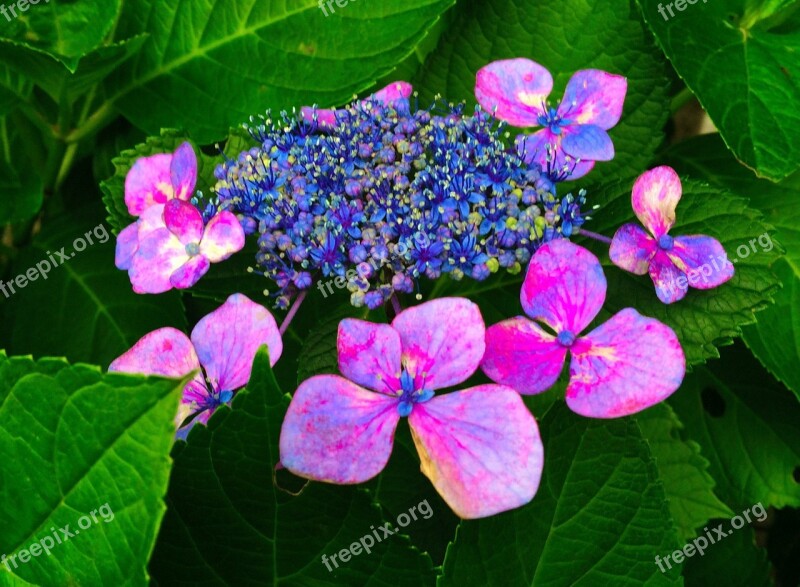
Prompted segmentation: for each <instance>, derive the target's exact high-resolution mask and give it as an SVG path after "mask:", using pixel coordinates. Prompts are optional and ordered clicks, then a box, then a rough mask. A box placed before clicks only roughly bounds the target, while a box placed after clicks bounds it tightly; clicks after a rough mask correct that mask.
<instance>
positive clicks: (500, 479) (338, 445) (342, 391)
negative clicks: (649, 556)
mask: <svg viewBox="0 0 800 587" xmlns="http://www.w3.org/2000/svg"><path fill="white" fill-rule="evenodd" d="M484 337H485V325H484V322H483V318H482V317H481V314H480V310H479V309H478V307H477V306H476V305H475V304H473V303H472V302H470V301H468V300H465V299H461V298H442V299H438V300H433V301H430V302H427V303H425V304H422V305H419V306H416V307H412V308H409V309H407V310H405V311H403V312H401V313H400V314H398V315H397V317H396V318H395V319H394V321H393V322H392V323H391V325H388V324H373V323H370V322H365V321H363V320H356V319H346V320H343V321H342V322H341V323H340V325H339V337H338V351H339V370H340V371H341V373H342V375H344V377H341V376H338V375H318V376H315V377H312V378H310V379H308V380H306V381H305V382H303V383H302V384H301V385H300V387H299V388H298V389H297V391H296V392H295V394H294V397H293V398H292V402H291V404H290V406H289V410H288V412H287V414H286V418H285V420H284V422H283V428H282V430H281V438H280V454H281V463H282V464H283V466H285V467H286V468H287V469H289V470H290V471H292V472H293V473H295V474H297V475H300V476H302V477H306V478H308V479H313V480H317V481H325V482H329V483H338V484H353V483H362V482H364V481H367V480H368V479H371V478H372V477H374V476H376V475H378V474H379V473H380V472H381V471H382V470H383V468H384V467H385V466H386V463H387V462H388V460H389V456H390V454H391V452H392V444H393V440H394V433H395V429H396V428H397V425H398V423H399V421H400V419H401V418H404V417H407V418H408V422H409V425H410V427H411V432H412V436H413V439H414V444H415V445H416V447H417V451H418V452H419V456H420V459H421V461H422V465H421V468H422V472H423V473H424V474H425V475H426V476H427V477H428V478H429V479H430V480H431V482H432V483H433V485H434V487H435V488H436V490H437V491H438V492H439V493H440V494H441V496H442V497H443V498H444V500H445V501H446V502H447V504H448V505H449V506H450V507H451V508H452V509H453V511H455V512H456V514H458V515H459V516H461V517H462V518H481V517H485V516H490V515H493V514H496V513H498V512H502V511H506V510H509V509H513V508H516V507H519V506H521V505H524V504H526V503H528V502H529V501H530V500H531V499H533V496H534V494H535V493H536V490H537V488H538V485H539V479H540V477H541V473H542V465H543V448H542V443H541V440H540V438H539V431H538V427H537V425H536V421H535V420H534V418H533V416H532V415H531V413H530V412H529V411H528V409H527V408H526V407H525V405H524V404H523V402H522V399H521V398H520V396H519V395H518V394H517V393H516V392H515V391H514V390H513V389H511V388H510V387H505V386H502V385H491V384H490V385H479V386H477V387H472V388H469V389H466V390H463V391H455V392H452V393H447V394H442V395H436V394H437V392H438V391H440V390H442V389H445V388H449V387H451V386H455V385H459V384H461V383H463V382H464V381H466V380H467V379H468V378H469V377H470V376H471V375H472V374H473V373H474V372H475V371H476V370H477V368H478V365H479V363H480V361H481V358H482V357H483V354H484V351H485V342H484Z"/></svg>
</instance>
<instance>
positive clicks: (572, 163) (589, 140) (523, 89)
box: [475, 58, 628, 181]
mask: <svg viewBox="0 0 800 587" xmlns="http://www.w3.org/2000/svg"><path fill="white" fill-rule="evenodd" d="M552 90H553V76H552V75H550V72H549V71H547V69H545V68H544V67H542V66H541V65H539V64H538V63H536V62H534V61H531V60H530V59H523V58H519V59H506V60H502V61H495V62H493V63H490V64H489V65H487V66H485V67H483V68H482V69H481V70H480V71H478V75H477V78H476V84H475V96H476V98H477V100H478V103H479V104H480V105H481V106H483V108H484V109H485V110H487V111H488V112H491V113H492V114H493V115H494V116H496V117H497V118H499V119H500V120H504V121H505V122H507V123H509V124H511V125H512V126H517V127H521V128H525V127H537V126H540V127H542V128H541V130H539V131H537V132H536V133H534V134H532V135H520V136H519V137H518V138H517V144H518V148H519V149H520V150H521V151H522V152H523V153H524V157H525V161H526V162H527V163H532V162H536V163H538V164H539V165H540V166H541V167H542V169H544V170H546V171H547V173H548V175H549V176H550V177H551V179H553V180H554V181H563V180H565V179H570V180H573V179H578V178H580V177H583V176H584V175H586V174H587V173H589V171H591V170H592V168H593V167H594V164H595V161H610V160H611V159H613V158H614V143H613V142H612V141H611V137H609V136H608V132H606V131H608V130H609V129H611V128H613V127H614V126H616V124H617V123H618V122H619V119H620V117H621V116H622V106H623V103H624V102H625V94H626V93H627V90H628V83H627V80H626V79H625V78H624V77H622V76H619V75H614V74H611V73H607V72H605V71H600V70H597V69H583V70H580V71H577V72H575V75H573V76H572V79H570V81H569V83H568V84H567V88H566V91H565V92H564V97H563V98H562V100H561V103H560V104H559V105H558V107H556V108H553V107H551V106H550V105H549V104H548V102H547V98H548V96H549V95H550V92H551V91H552Z"/></svg>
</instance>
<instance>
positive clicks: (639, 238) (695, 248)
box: [609, 166, 734, 304]
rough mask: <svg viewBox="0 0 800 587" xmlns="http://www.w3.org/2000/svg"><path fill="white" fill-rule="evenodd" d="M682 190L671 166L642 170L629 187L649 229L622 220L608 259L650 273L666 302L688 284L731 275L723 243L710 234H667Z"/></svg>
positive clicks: (704, 284)
mask: <svg viewBox="0 0 800 587" xmlns="http://www.w3.org/2000/svg"><path fill="white" fill-rule="evenodd" d="M681 194H682V186H681V180H680V178H679V177H678V174H677V173H675V170H674V169H672V168H671V167H666V166H662V167H656V168H655V169H651V170H650V171H647V172H645V173H643V174H642V175H641V176H639V178H638V179H637V180H636V183H635V184H634V186H633V196H632V203H633V211H634V213H635V214H636V217H637V218H638V219H639V221H640V222H641V223H642V224H643V225H644V227H645V228H646V229H647V230H644V229H642V228H641V227H640V226H638V225H636V224H625V225H623V226H621V227H620V228H619V230H617V232H616V234H615V235H614V238H613V239H612V241H611V249H610V251H609V256H610V257H611V261H612V262H613V263H614V264H615V265H617V266H618V267H621V268H622V269H624V270H626V271H630V272H631V273H635V274H636V275H644V274H646V273H649V274H650V278H651V279H652V280H653V283H654V284H655V286H656V295H657V296H658V299H660V300H661V301H662V302H664V303H665V304H671V303H673V302H677V301H679V300H681V299H683V298H684V296H686V292H687V290H688V287H689V286H691V287H695V288H697V289H712V288H715V287H718V286H720V285H722V284H723V283H725V282H726V281H728V280H729V279H731V278H732V277H733V273H734V269H733V265H732V264H731V262H730V261H728V256H727V253H726V252H725V249H724V248H723V247H722V244H720V242H719V241H718V240H717V239H715V238H712V237H710V236H706V235H702V234H695V235H691V236H676V237H673V236H671V235H670V234H669V231H670V229H671V228H672V227H673V225H674V224H675V210H676V208H677V207H678V202H680V199H681Z"/></svg>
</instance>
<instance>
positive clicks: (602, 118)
mask: <svg viewBox="0 0 800 587" xmlns="http://www.w3.org/2000/svg"><path fill="white" fill-rule="evenodd" d="M627 91H628V81H627V80H626V79H625V78H624V77H622V76H621V75H614V74H611V73H607V72H605V71H600V70H599V69H582V70H580V71H577V72H575V74H574V75H573V76H572V78H571V79H570V80H569V83H568V84H567V89H566V90H565V92H564V98H563V100H562V101H561V105H560V106H559V108H558V115H559V116H560V117H561V118H563V119H565V120H569V121H570V123H572V124H593V125H596V126H598V127H600V128H601V129H603V130H608V129H610V128H611V127H613V126H615V125H616V124H617V123H618V122H619V119H620V117H621V116H622V105H623V104H624V103H625V94H626V93H627Z"/></svg>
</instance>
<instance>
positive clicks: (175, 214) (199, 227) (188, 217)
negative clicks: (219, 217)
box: [164, 200, 204, 245]
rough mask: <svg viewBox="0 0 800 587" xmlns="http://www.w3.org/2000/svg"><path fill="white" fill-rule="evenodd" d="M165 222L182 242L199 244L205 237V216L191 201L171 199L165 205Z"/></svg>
mask: <svg viewBox="0 0 800 587" xmlns="http://www.w3.org/2000/svg"><path fill="white" fill-rule="evenodd" d="M164 223H165V224H166V225H167V228H168V229H169V231H170V232H171V233H172V234H174V235H175V236H177V237H178V240H180V241H181V243H182V244H184V245H188V244H199V243H200V239H202V238H203V227H204V224H203V216H202V214H200V211H199V210H198V209H197V208H195V207H194V206H193V205H192V204H190V203H189V202H184V201H182V200H170V201H169V202H167V204H166V205H165V206H164Z"/></svg>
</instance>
